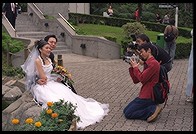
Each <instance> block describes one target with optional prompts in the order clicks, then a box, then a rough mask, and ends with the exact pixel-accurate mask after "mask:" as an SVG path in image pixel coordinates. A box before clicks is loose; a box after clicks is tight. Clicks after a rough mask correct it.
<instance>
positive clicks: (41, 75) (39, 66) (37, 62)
mask: <svg viewBox="0 0 196 134" xmlns="http://www.w3.org/2000/svg"><path fill="white" fill-rule="evenodd" d="M35 66H36V69H37V71H38V74H39V78H40V79H42V80H45V81H46V80H47V77H46V74H45V72H44V70H43V68H42V63H41V61H40V59H36V60H35Z"/></svg>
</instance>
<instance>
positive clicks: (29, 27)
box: [16, 12, 40, 31]
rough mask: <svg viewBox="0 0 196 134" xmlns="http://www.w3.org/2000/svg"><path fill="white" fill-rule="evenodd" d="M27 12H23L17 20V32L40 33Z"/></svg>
mask: <svg viewBox="0 0 196 134" xmlns="http://www.w3.org/2000/svg"><path fill="white" fill-rule="evenodd" d="M29 17H30V16H29V15H28V14H27V13H26V12H22V13H21V14H19V15H18V16H17V18H16V30H17V31H40V28H38V27H37V26H36V25H35V24H34V23H33V22H31V20H30V19H29Z"/></svg>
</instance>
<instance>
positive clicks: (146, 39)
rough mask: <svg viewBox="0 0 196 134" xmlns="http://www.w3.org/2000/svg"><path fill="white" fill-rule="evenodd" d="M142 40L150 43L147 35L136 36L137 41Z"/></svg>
mask: <svg viewBox="0 0 196 134" xmlns="http://www.w3.org/2000/svg"><path fill="white" fill-rule="evenodd" d="M138 38H140V39H141V40H142V41H146V42H150V39H149V38H148V36H147V35H146V34H139V35H137V36H136V39H138Z"/></svg>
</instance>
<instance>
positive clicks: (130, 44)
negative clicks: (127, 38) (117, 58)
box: [127, 42, 138, 50]
mask: <svg viewBox="0 0 196 134" xmlns="http://www.w3.org/2000/svg"><path fill="white" fill-rule="evenodd" d="M127 48H130V49H133V50H137V49H138V44H136V43H135V42H130V43H129V44H128V45H127Z"/></svg>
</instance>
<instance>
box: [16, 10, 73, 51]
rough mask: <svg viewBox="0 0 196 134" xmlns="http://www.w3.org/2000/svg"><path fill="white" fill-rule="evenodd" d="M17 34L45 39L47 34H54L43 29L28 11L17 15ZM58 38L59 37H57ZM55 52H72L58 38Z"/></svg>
mask: <svg viewBox="0 0 196 134" xmlns="http://www.w3.org/2000/svg"><path fill="white" fill-rule="evenodd" d="M16 34H17V36H18V37H25V38H32V39H38V40H39V39H43V38H44V37H45V36H46V35H49V34H54V33H52V32H44V31H41V30H40V28H39V27H37V26H36V25H35V24H34V23H33V22H31V20H30V19H29V16H28V14H27V12H22V13H21V14H19V15H18V16H17V19H16ZM57 38H58V37H57ZM53 53H54V54H65V53H71V50H70V49H68V47H67V45H66V43H65V42H63V41H61V40H60V39H58V42H57V47H56V49H55V50H53Z"/></svg>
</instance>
